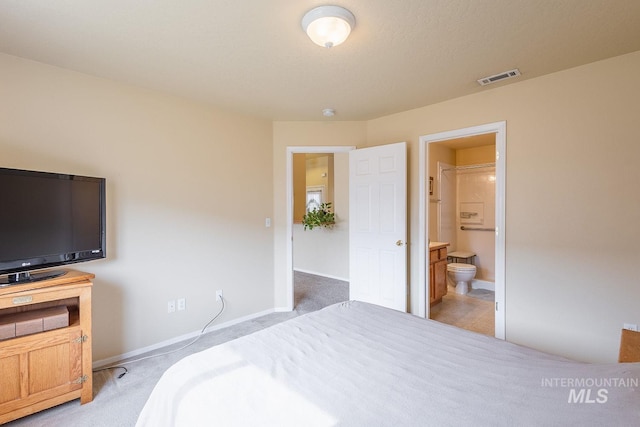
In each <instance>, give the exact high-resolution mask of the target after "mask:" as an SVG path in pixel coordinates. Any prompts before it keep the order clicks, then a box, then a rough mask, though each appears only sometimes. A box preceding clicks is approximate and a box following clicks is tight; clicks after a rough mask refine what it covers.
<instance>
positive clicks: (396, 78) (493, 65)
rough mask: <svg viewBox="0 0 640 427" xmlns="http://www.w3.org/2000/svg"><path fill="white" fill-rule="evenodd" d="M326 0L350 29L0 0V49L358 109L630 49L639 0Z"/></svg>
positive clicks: (180, 8) (183, 86)
mask: <svg viewBox="0 0 640 427" xmlns="http://www.w3.org/2000/svg"><path fill="white" fill-rule="evenodd" d="M336 3H337V4H339V5H341V6H344V7H346V8H348V9H349V10H351V11H352V12H353V13H354V15H355V16H356V27H355V29H354V30H353V32H352V33H351V36H350V37H349V39H348V40H347V41H346V42H345V43H344V44H343V45H340V46H336V47H334V48H331V49H325V48H321V47H319V46H316V45H314V44H313V43H312V42H311V41H310V40H309V39H308V38H307V36H306V35H305V34H304V32H303V31H302V29H301V27H300V19H301V18H302V16H303V15H304V14H305V12H307V11H308V10H309V9H312V8H313V7H315V6H318V5H320V4H324V3H323V2H319V1H300V0H181V1H175V0H155V1H153V0H145V1H142V0H40V1H35V0H2V1H0V52H4V53H7V54H10V55H15V56H19V57H23V58H28V59H32V60H35V61H39V62H43V63H46V64H51V65H55V66H59V67H63V68H68V69H71V70H77V71H80V72H83V73H86V74H91V75H95V76H99V77H104V78H107V79H112V80H116V81H120V82H124V83H128V84H132V85H136V86H140V87H145V88H150V89H154V90H161V91H165V92H168V93H171V94H175V95H179V96H183V97H187V98H191V99H196V100H199V101H203V102H206V103H208V104H211V105H213V106H216V107H219V108H222V109H225V110H230V111H235V112H239V113H244V114H249V115H254V116H260V117H264V118H268V119H273V120H367V119H372V118H376V117H380V116H384V115H388V114H392V113H397V112H401V111H406V110H409V109H412V108H417V107H421V106H425V105H428V104H433V103H436V102H440V101H443V100H446V99H451V98H455V97H459V96H462V95H467V94H472V93H475V92H479V91H484V90H490V89H491V88H493V87H496V86H498V85H505V84H509V83H512V82H516V81H521V80H524V79H529V78H532V77H537V76H540V75H544V74H548V73H551V72H555V71H559V70H563V69H567V68H571V67H575V66H578V65H582V64H586V63H589V62H593V61H597V60H600V59H605V58H609V57H613V56H617V55H621V54H624V53H629V52H634V51H638V50H640V1H639V0H526V1H525V0H402V1H391V0H342V1H339V2H336ZM329 4H331V2H330V3H329ZM512 68H519V69H520V71H521V72H522V76H521V77H518V78H515V79H511V80H508V81H505V82H502V83H498V84H495V85H491V86H487V87H480V86H479V85H478V84H477V83H476V80H477V79H478V78H480V77H484V76H487V75H491V74H495V73H498V72H501V71H506V70H509V69H512ZM328 107H330V108H334V109H335V110H336V116H335V117H333V118H331V119H326V118H324V117H323V116H322V109H323V108H328Z"/></svg>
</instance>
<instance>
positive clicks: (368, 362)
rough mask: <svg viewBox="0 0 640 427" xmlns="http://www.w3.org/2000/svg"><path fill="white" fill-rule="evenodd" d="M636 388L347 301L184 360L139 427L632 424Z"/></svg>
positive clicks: (638, 368)
mask: <svg viewBox="0 0 640 427" xmlns="http://www.w3.org/2000/svg"><path fill="white" fill-rule="evenodd" d="M639 382H640V364H639V363H626V364H617V363H615V364H614V363H612V364H586V363H578V362H573V361H569V360H567V359H563V358H561V357H558V356H553V355H549V354H545V353H542V352H539V351H535V350H532V349H529V348H525V347H522V346H518V345H515V344H512V343H509V342H505V341H501V340H497V339H495V338H492V337H487V336H484V335H479V334H476V333H473V332H468V331H464V330H460V329H457V328H454V327H451V326H448V325H444V324H441V323H438V322H435V321H431V320H425V319H421V318H418V317H415V316H412V315H410V314H405V313H400V312H397V311H394V310H390V309H386V308H383V307H379V306H375V305H371V304H367V303H362V302H357V301H349V302H345V303H341V304H336V305H332V306H330V307H327V308H325V309H323V310H319V311H316V312H313V313H309V314H306V315H304V316H300V317H297V318H294V319H291V320H288V321H286V322H284V323H281V324H277V325H274V326H272V327H270V328H267V329H264V330H262V331H259V332H256V333H253V334H251V335H247V336H245V337H242V338H238V339H236V340H233V341H230V342H227V343H225V344H221V345H218V346H215V347H212V348H210V349H207V350H205V351H202V352H200V353H196V354H194V355H191V356H188V357H186V358H184V359H182V360H181V361H179V362H178V363H176V364H175V365H173V366H172V367H171V368H169V369H168V370H167V371H166V372H165V373H164V374H163V376H162V377H161V379H160V380H159V382H158V384H157V385H156V387H155V389H154V390H153V392H152V393H151V395H150V397H149V399H148V401H147V403H146V405H145V406H144V408H143V410H142V412H141V413H140V416H139V418H138V422H137V426H139V427H143V426H153V427H158V426H189V427H191V426H289V425H291V426H303V425H304V426H334V425H341V426H386V425H389V426H391V425H393V426H415V425H437V426H446V425H474V426H501V425H504V426H513V425H519V426H525V425H532V426H533V425H535V426H542V425H547V426H548V425H584V426H589V425H594V426H595V425H610V426H614V425H615V426H632V425H640V385H639V384H638V383H639Z"/></svg>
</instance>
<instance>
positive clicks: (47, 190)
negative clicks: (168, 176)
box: [0, 168, 106, 286]
mask: <svg viewBox="0 0 640 427" xmlns="http://www.w3.org/2000/svg"><path fill="white" fill-rule="evenodd" d="M105 212H106V210H105V179H104V178H93V177H88V176H78V175H68V174H62V173H50V172H36V171H26V170H18V169H7V168H0V286H8V285H11V284H17V283H24V282H31V281H36V280H44V279H48V278H52V277H57V276H60V275H62V274H64V273H65V270H48V271H40V272H35V271H34V270H43V269H47V268H50V267H57V266H61V265H65V264H72V263H76V262H84V261H90V260H95V259H100V258H104V257H105V255H106V253H105V252H106V213H105Z"/></svg>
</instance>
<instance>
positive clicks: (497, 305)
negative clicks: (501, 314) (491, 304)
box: [496, 301, 498, 311]
mask: <svg viewBox="0 0 640 427" xmlns="http://www.w3.org/2000/svg"><path fill="white" fill-rule="evenodd" d="M496 311H498V301H496Z"/></svg>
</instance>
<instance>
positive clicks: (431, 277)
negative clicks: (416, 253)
mask: <svg viewBox="0 0 640 427" xmlns="http://www.w3.org/2000/svg"><path fill="white" fill-rule="evenodd" d="M435 285H436V284H435V275H434V268H433V264H429V304H431V303H432V302H434V301H435V300H436V286H435Z"/></svg>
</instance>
